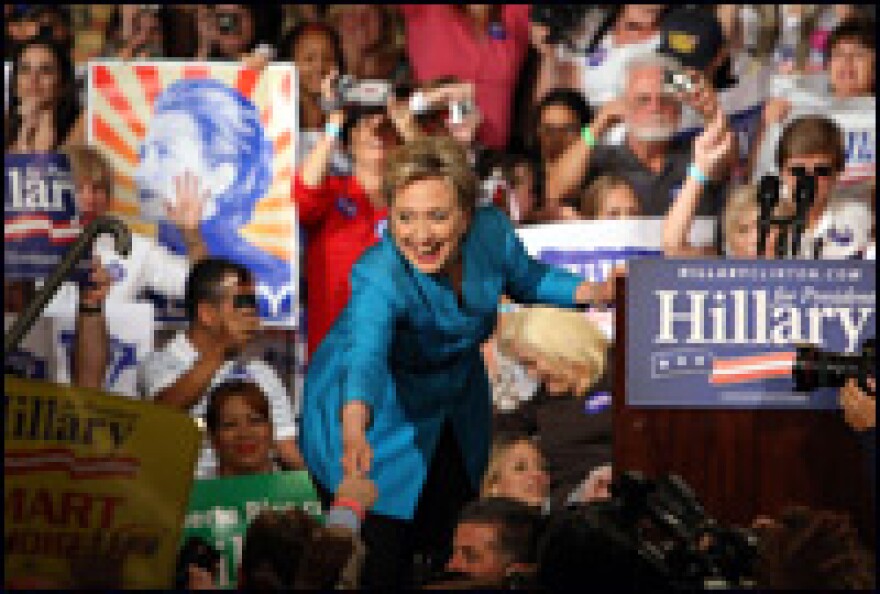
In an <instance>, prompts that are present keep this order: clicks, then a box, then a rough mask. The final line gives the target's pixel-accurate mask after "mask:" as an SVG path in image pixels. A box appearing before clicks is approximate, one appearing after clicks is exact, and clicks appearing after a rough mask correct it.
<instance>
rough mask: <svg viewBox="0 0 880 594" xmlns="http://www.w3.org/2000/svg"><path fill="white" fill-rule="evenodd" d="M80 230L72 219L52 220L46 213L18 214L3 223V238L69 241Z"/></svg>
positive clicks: (56, 241) (74, 237) (7, 239)
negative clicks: (40, 238) (38, 238)
mask: <svg viewBox="0 0 880 594" xmlns="http://www.w3.org/2000/svg"><path fill="white" fill-rule="evenodd" d="M81 231H82V229H81V228H80V226H79V224H78V223H77V224H74V221H53V220H52V219H51V218H49V217H48V216H46V215H39V214H27V215H20V216H17V217H15V218H13V219H11V220H7V221H4V223H3V240H4V241H17V240H22V239H28V238H31V237H47V238H48V239H49V241H50V242H52V243H69V242H71V241H73V240H74V239H76V237H77V235H79V233H80V232H81Z"/></svg>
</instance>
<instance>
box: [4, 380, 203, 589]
mask: <svg viewBox="0 0 880 594" xmlns="http://www.w3.org/2000/svg"><path fill="white" fill-rule="evenodd" d="M3 388H4V398H5V405H6V406H5V423H6V426H5V434H4V465H3V475H4V498H5V499H4V506H3V507H4V547H3V554H4V568H5V580H4V582H5V583H4V587H6V588H9V587H15V586H19V587H27V586H31V587H37V588H40V587H46V588H50V587H56V588H169V587H171V586H172V580H173V574H174V563H175V557H176V554H177V547H178V545H179V543H180V532H181V529H182V526H183V520H184V513H185V510H186V506H187V502H188V501H189V495H190V490H191V489H192V485H193V468H194V466H195V461H196V456H197V454H198V448H199V444H200V434H199V431H198V429H197V428H196V425H195V423H194V422H193V420H192V419H191V418H190V417H189V416H187V415H186V414H184V413H182V412H179V411H176V410H173V409H171V408H168V407H165V406H161V405H158V404H154V403H150V402H139V401H136V400H129V399H127V398H123V397H120V396H111V395H108V394H104V393H102V392H99V391H97V390H89V389H84V388H73V387H69V386H61V385H57V384H50V383H47V382H40V381H31V380H23V379H17V378H13V377H10V376H6V377H5V378H4V382H3Z"/></svg>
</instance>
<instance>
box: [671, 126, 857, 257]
mask: <svg viewBox="0 0 880 594" xmlns="http://www.w3.org/2000/svg"><path fill="white" fill-rule="evenodd" d="M727 135H729V132H727V133H722V132H721V131H720V130H718V129H716V127H715V126H709V127H708V128H707V132H706V133H705V134H703V135H701V136H700V137H698V138H697V140H696V141H695V145H694V159H695V167H696V169H697V171H701V170H702V171H706V170H707V169H711V168H712V167H713V165H711V163H712V162H713V161H714V159H716V158H721V159H723V158H724V157H723V153H724V152H726V150H729V147H728V148H726V149H724V146H723V145H725V144H726V143H727V142H728V141H727V140H725V138H726V136H727ZM843 143H844V140H843V134H842V132H841V131H840V128H838V127H837V125H836V124H835V123H834V122H832V121H831V120H829V119H828V118H824V117H822V116H807V117H803V118H798V119H797V120H794V121H793V122H791V123H790V124H789V125H788V126H786V128H785V129H784V130H783V132H782V137H781V138H780V140H779V145H778V146H777V149H776V164H777V166H778V167H779V171H780V181H781V184H780V185H781V187H780V202H779V204H778V205H777V213H778V214H787V215H788V216H791V215H792V213H793V212H794V211H795V207H796V205H795V191H796V189H797V187H798V183H799V180H800V179H802V178H804V177H810V178H811V179H812V180H813V181H812V183H813V184H814V188H815V191H814V195H813V200H812V203H811V206H810V208H809V210H808V211H807V213H806V226H805V231H804V234H803V236H802V239H801V244H800V245H801V247H800V252H799V254H797V256H798V257H808V258H827V259H833V258H852V257H857V256H858V254H860V253H861V252H863V251H864V249H865V247H866V246H867V245H868V243H869V241H870V237H871V230H872V225H873V223H872V221H873V215H872V213H871V210H870V208H869V206H868V205H867V203H866V202H864V201H862V200H858V199H856V198H855V197H851V196H848V195H847V194H848V193H849V191H848V189H843V188H839V187H838V185H837V180H838V177H839V176H840V173H841V172H842V171H843V167H844V162H845V159H846V154H845V150H844V144H843ZM800 183H803V182H800ZM807 183H810V182H807ZM744 193H749V196H744ZM700 196H701V186H700V184H699V182H698V181H696V180H694V179H693V176H691V177H689V178H688V180H687V181H686V182H685V185H684V186H683V187H682V189H681V191H680V192H679V195H678V197H677V198H676V201H675V203H674V204H673V206H672V207H671V208H670V209H669V212H668V213H667V215H666V222H665V225H664V238H663V243H664V252H665V254H666V255H667V256H670V257H681V256H706V255H710V254H711V252H712V250H708V251H707V250H706V249H703V248H695V247H693V246H691V245H690V244H689V243H688V239H687V237H688V234H689V233H690V228H691V225H692V224H693V219H694V216H695V213H696V208H697V205H698V203H699V200H700ZM744 202H748V203H749V205H748V206H749V207H748V208H746V207H745V205H743V206H742V208H740V207H739V206H735V205H737V204H738V203H744ZM734 207H735V208H736V209H737V210H739V211H740V212H741V217H736V218H733V217H732V213H731V209H732V208H734ZM758 216H759V208H758V200H757V190H756V189H755V188H754V186H744V187H741V188H735V189H733V190H731V191H730V192H729V195H728V203H727V207H726V211H725V225H724V227H725V229H724V230H725V237H724V238H723V239H724V245H725V246H726V249H725V252H724V255H725V256H727V257H739V258H755V257H757V238H758ZM768 238H769V241H768V243H767V245H768V248H767V253H765V254H764V257H772V255H773V254H775V253H776V249H775V242H776V239H777V233H776V231H775V230H774V231H773V232H772V234H771V235H770V236H769V237H768Z"/></svg>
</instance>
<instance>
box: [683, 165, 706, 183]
mask: <svg viewBox="0 0 880 594" xmlns="http://www.w3.org/2000/svg"><path fill="white" fill-rule="evenodd" d="M687 175H688V177H691V178H693V179H694V181H696V182H698V183H699V184H700V185H705V183H706V182H707V181H709V178H708V177H707V176H706V174H705V173H703V172H702V171H701V170H700V168H699V167H697V164H696V163H691V164H690V165H688V168H687Z"/></svg>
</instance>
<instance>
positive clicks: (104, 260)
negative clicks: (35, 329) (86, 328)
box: [46, 233, 190, 314]
mask: <svg viewBox="0 0 880 594" xmlns="http://www.w3.org/2000/svg"><path fill="white" fill-rule="evenodd" d="M93 253H94V254H95V255H96V256H97V257H98V258H99V259H100V260H101V264H102V265H103V266H104V267H105V268H107V270H108V271H109V272H110V275H111V276H112V277H113V278H114V279H115V282H114V283H113V287H112V288H111V289H110V292H109V293H108V294H107V300H108V301H114V302H128V303H130V302H133V301H136V300H137V298H138V296H139V295H140V293H141V292H142V291H143V290H144V289H146V288H150V289H152V290H154V291H155V292H157V293H159V294H161V295H164V296H166V297H171V298H175V299H180V298H183V294H184V290H185V287H186V278H187V276H188V275H189V269H190V262H189V260H188V259H187V258H186V257H185V256H180V255H178V254H174V253H172V252H171V251H169V250H168V249H167V248H165V247H164V246H162V245H159V244H158V243H157V242H156V241H154V240H153V239H151V238H149V237H145V236H143V235H140V234H137V233H132V234H131V253H130V254H129V255H128V257H123V256H120V255H119V254H118V253H116V249H115V248H114V247H113V238H112V237H110V236H109V235H101V236H99V237H98V239H97V240H96V241H95V248H94V252H93ZM78 298H79V287H78V286H77V284H76V283H72V282H66V283H63V284H62V285H61V287H60V288H59V289H58V293H56V294H55V297H54V298H53V299H52V301H50V302H49V305H48V306H47V309H46V312H47V313H48V314H60V313H65V314H69V313H70V312H71V311H76V306H77V301H78Z"/></svg>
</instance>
